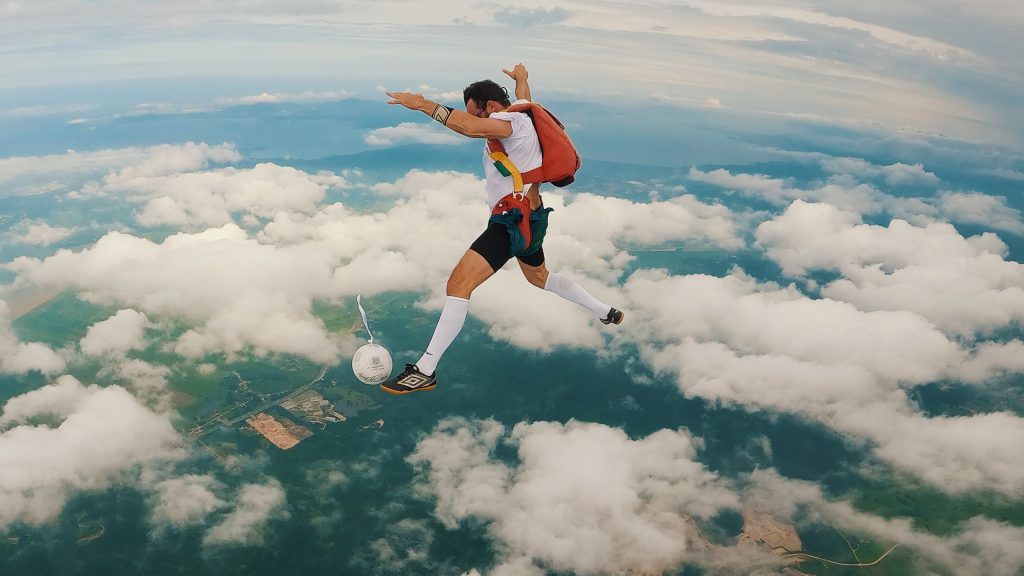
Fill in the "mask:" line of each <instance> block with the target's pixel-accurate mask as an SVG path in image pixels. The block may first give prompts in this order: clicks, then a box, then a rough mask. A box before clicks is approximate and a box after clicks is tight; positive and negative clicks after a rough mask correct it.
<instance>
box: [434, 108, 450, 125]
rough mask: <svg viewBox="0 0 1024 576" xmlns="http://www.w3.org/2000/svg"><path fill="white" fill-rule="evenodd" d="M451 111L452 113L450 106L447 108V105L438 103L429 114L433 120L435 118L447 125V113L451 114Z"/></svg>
mask: <svg viewBox="0 0 1024 576" xmlns="http://www.w3.org/2000/svg"><path fill="white" fill-rule="evenodd" d="M451 113H452V109H451V108H449V107H447V106H442V105H441V104H438V105H437V108H434V113H433V114H431V115H430V116H431V117H432V118H433V119H434V120H437V121H438V122H440V123H441V124H444V125H445V126H447V125H448V115H449V114H451Z"/></svg>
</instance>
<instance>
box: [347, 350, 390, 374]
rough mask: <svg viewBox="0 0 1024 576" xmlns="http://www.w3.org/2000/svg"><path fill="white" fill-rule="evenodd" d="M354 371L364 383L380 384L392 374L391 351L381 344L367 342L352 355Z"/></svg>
mask: <svg viewBox="0 0 1024 576" xmlns="http://www.w3.org/2000/svg"><path fill="white" fill-rule="evenodd" d="M352 372H354V373H355V375H356V378H359V381H360V382H362V383H363V384H380V383H381V382H383V381H385V380H387V379H388V378H389V377H390V376H391V353H390V352H388V350H387V348H385V347H383V346H381V345H380V344H366V345H364V346H363V347H362V348H360V349H359V350H356V353H355V355H354V356H352Z"/></svg>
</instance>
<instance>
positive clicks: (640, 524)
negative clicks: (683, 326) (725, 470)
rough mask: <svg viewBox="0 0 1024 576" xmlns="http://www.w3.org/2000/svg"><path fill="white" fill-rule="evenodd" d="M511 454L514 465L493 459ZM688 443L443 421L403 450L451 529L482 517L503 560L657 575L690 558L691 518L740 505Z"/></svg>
mask: <svg viewBox="0 0 1024 576" xmlns="http://www.w3.org/2000/svg"><path fill="white" fill-rule="evenodd" d="M499 443H506V444H509V445H511V446H514V447H516V448H517V450H518V455H519V462H518V463H517V464H516V465H515V466H509V465H507V464H505V463H503V462H502V461H501V460H499V459H498V458H497V457H495V455H494V451H495V450H496V448H497V447H498V445H499ZM695 455H696V446H695V441H694V439H692V438H691V437H690V436H689V435H688V434H687V433H685V432H683V431H671V430H662V431H659V432H656V433H654V434H652V435H650V436H648V437H646V438H641V439H638V440H632V439H630V438H629V437H628V436H626V434H625V433H624V432H623V431H621V430H618V429H614V428H609V427H607V426H604V425H601V424H587V423H581V422H574V421H573V422H569V423H567V424H559V423H553V422H537V423H533V424H528V423H520V424H517V425H516V426H515V428H514V429H513V430H512V432H511V434H507V433H506V431H505V429H504V427H503V426H501V425H500V424H498V423H497V422H494V421H493V420H484V421H467V420H463V419H449V420H446V421H443V422H442V423H440V424H439V425H438V426H437V428H435V430H434V431H433V432H432V433H431V434H430V435H429V436H427V437H425V438H423V439H422V440H420V442H419V443H418V444H417V447H416V451H415V452H414V453H413V454H412V455H411V456H410V457H409V461H410V462H412V463H413V464H414V465H415V466H417V468H418V469H419V471H420V473H421V476H420V484H419V486H418V488H419V490H420V491H421V493H423V494H425V495H428V496H432V497H435V498H436V499H437V509H436V514H437V516H438V518H440V519H441V521H442V522H443V523H444V524H445V525H446V526H447V527H448V528H455V527H456V526H458V525H459V524H460V523H461V522H463V521H467V520H479V521H483V522H486V523H487V529H488V532H489V534H490V535H491V536H492V537H493V538H494V539H495V540H497V541H498V543H499V544H500V547H499V549H500V550H502V551H503V552H502V555H503V558H501V560H503V561H504V562H505V564H504V566H502V567H500V568H499V569H498V570H496V571H495V573H517V572H510V571H511V570H512V568H513V567H514V566H518V567H519V568H521V569H526V571H527V573H531V572H533V573H536V568H533V567H531V566H532V565H533V564H537V565H540V566H542V567H544V568H547V569H550V570H555V571H572V572H577V573H583V574H594V573H607V572H619V573H621V572H625V571H627V570H634V571H639V572H659V571H662V570H666V569H670V568H672V567H675V566H678V565H679V564H681V563H682V562H683V561H685V560H686V559H687V558H688V557H690V556H693V555H694V554H695V553H694V552H693V551H692V550H691V547H692V544H693V538H694V537H695V535H696V534H695V531H694V527H693V525H692V521H691V519H690V517H699V518H708V517H711V516H714V515H715V514H717V513H718V512H719V511H720V510H722V509H723V508H734V507H736V506H737V505H738V500H737V498H736V496H735V494H734V493H733V492H732V491H731V490H729V489H728V488H727V487H725V486H724V485H723V484H722V482H721V481H720V480H719V479H718V477H717V476H716V475H715V474H713V473H712V472H710V471H708V470H706V469H705V468H704V467H703V466H702V465H701V464H700V463H698V462H696V461H695Z"/></svg>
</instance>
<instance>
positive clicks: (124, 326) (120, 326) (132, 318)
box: [79, 309, 151, 356]
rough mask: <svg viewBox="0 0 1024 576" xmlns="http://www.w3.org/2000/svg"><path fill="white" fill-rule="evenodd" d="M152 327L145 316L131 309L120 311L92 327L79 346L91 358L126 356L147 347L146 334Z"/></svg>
mask: <svg viewBox="0 0 1024 576" xmlns="http://www.w3.org/2000/svg"><path fill="white" fill-rule="evenodd" d="M150 326H151V324H150V322H149V319H148V318H146V315H145V314H142V313H140V312H136V311H135V310H131V309H125V310H118V311H117V313H116V314H114V315H113V316H111V317H110V318H107V319H106V320H103V321H102V322H97V323H95V324H93V325H92V326H90V327H89V329H88V331H87V332H86V333H85V336H84V337H83V338H82V339H81V341H80V342H79V346H80V347H81V349H82V352H84V353H86V354H88V355H90V356H102V355H104V354H117V355H124V354H126V353H128V352H129V351H130V350H141V349H143V348H145V347H146V334H145V332H146V328H148V327H150Z"/></svg>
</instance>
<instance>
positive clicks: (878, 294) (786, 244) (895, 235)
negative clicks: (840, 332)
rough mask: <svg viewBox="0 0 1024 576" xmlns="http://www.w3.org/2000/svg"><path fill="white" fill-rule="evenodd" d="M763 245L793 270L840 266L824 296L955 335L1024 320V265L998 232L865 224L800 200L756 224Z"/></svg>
mask: <svg viewBox="0 0 1024 576" xmlns="http://www.w3.org/2000/svg"><path fill="white" fill-rule="evenodd" d="M756 236H757V245H758V246H760V247H762V248H764V250H765V253H766V254H767V256H768V257H769V258H771V259H772V260H774V261H776V262H777V263H778V264H779V265H780V266H782V269H783V271H784V272H785V273H786V274H789V275H791V276H801V275H804V274H806V273H807V272H808V271H811V270H834V271H837V272H840V273H841V274H842V275H843V278H840V279H838V280H835V281H833V282H830V283H829V284H827V285H826V286H824V287H823V288H822V290H821V293H822V295H824V296H827V297H830V298H834V299H837V300H842V301H845V302H850V303H852V304H854V305H856V306H857V307H858V308H861V309H864V310H907V311H911V312H915V313H917V314H920V315H921V316H923V317H925V318H927V319H928V320H929V321H931V322H933V323H934V324H936V325H937V326H939V327H941V328H942V329H943V330H946V331H948V332H951V333H958V334H970V333H972V332H975V331H991V330H994V329H997V328H1000V327H1002V326H1006V325H1008V324H1011V323H1013V322H1020V321H1022V320H1024V265H1021V264H1020V263H1018V262H1014V261H1010V260H1005V259H1004V255H1005V254H1006V250H1007V248H1006V245H1005V244H1003V243H1002V241H1000V240H999V239H998V238H997V237H996V236H995V235H994V234H990V233H986V234H981V235H979V236H972V237H970V238H965V237H963V236H961V235H960V234H959V233H958V232H957V231H956V229H955V228H953V226H951V225H949V224H942V223H932V224H928V225H927V226H914V225H912V224H910V223H908V222H905V221H903V220H893V221H891V222H890V223H889V225H888V226H875V225H869V224H863V223H861V221H860V217H859V216H858V215H857V214H854V213H851V212H844V211H841V210H839V209H837V208H835V207H834V206H831V205H828V204H821V203H814V204H812V203H806V202H801V201H797V202H794V203H793V204H792V205H790V206H789V207H788V208H787V209H786V211H785V212H784V213H783V214H782V215H780V216H778V217H776V218H775V219H773V220H770V221H768V222H764V223H762V224H761V225H760V226H758V228H757V232H756Z"/></svg>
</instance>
